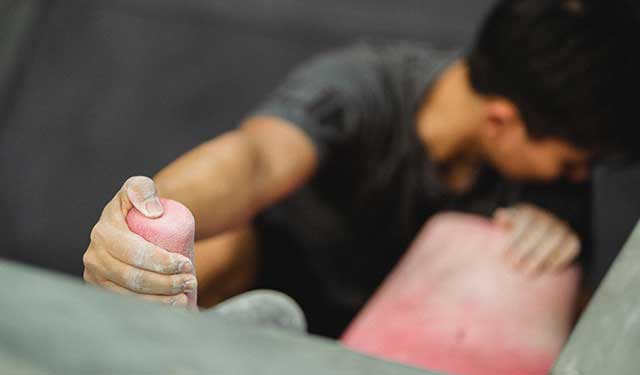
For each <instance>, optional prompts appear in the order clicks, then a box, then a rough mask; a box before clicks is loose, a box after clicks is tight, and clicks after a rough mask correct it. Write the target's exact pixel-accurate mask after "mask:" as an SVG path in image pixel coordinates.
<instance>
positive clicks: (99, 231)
mask: <svg viewBox="0 0 640 375" xmlns="http://www.w3.org/2000/svg"><path fill="white" fill-rule="evenodd" d="M89 238H90V239H91V242H95V243H100V242H102V241H103V240H104V225H103V224H102V223H100V222H98V223H97V224H96V225H94V226H93V228H91V233H90V234H89Z"/></svg>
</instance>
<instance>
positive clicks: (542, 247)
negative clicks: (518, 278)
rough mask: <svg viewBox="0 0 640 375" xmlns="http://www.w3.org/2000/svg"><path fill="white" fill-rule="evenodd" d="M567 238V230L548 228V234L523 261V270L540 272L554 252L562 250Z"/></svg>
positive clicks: (533, 272)
mask: <svg viewBox="0 0 640 375" xmlns="http://www.w3.org/2000/svg"><path fill="white" fill-rule="evenodd" d="M566 239H567V231H566V230H562V229H561V228H556V229H552V230H550V232H549V233H548V236H546V237H545V238H544V239H543V242H542V243H540V244H539V245H538V247H536V248H535V249H534V250H533V251H532V252H531V253H530V255H529V256H528V257H527V258H526V259H525V261H524V265H523V268H524V271H525V272H526V273H529V274H537V273H540V272H542V271H543V270H544V269H545V268H547V267H548V266H549V262H550V259H551V258H552V257H553V255H554V254H558V252H560V251H562V250H563V245H564V242H565V241H566Z"/></svg>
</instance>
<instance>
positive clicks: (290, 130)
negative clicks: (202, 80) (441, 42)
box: [84, 45, 429, 303]
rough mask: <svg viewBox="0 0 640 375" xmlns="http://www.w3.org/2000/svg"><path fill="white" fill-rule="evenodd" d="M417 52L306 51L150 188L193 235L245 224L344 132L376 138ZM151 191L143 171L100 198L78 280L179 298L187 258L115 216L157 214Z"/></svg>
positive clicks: (331, 152) (345, 140)
mask: <svg viewBox="0 0 640 375" xmlns="http://www.w3.org/2000/svg"><path fill="white" fill-rule="evenodd" d="M426 55H427V53H426V52H425V51H424V50H422V49H421V48H408V47H406V48H405V47H403V48H399V49H387V48H382V49H380V48H374V47H372V46H367V45H358V46H355V47H352V48H346V49H341V50H337V51H335V52H333V53H329V54H324V55H322V56H319V57H317V58H314V59H312V60H311V61H309V62H308V63H306V64H303V65H302V66H301V67H300V68H298V69H297V70H295V71H294V72H293V73H292V74H291V75H290V76H289V77H288V78H287V79H286V80H285V82H284V83H283V84H282V85H281V86H280V87H279V88H278V89H277V90H276V91H275V92H274V93H273V94H272V95H271V96H270V97H268V98H267V100H266V101H265V102H264V103H263V104H262V105H261V106H260V107H259V108H258V109H257V110H256V111H255V112H254V115H253V117H251V118H249V120H247V121H246V122H245V123H244V124H243V125H242V126H240V128H239V129H238V130H234V131H232V132H229V133H226V134H224V135H222V136H220V137H218V138H216V139H214V140H212V141H209V142H207V143H205V144H203V145H201V146H200V147H198V148H196V149H194V150H193V151H191V152H189V153H187V154H186V155H184V156H183V157H181V158H180V159H178V160H177V161H176V162H174V163H173V164H171V165H170V166H169V167H167V168H166V169H164V170H163V171H161V172H160V173H159V174H158V175H157V176H156V182H157V185H158V190H159V192H160V195H162V196H164V197H167V198H172V199H175V200H178V201H180V202H182V203H184V204H185V205H186V206H187V207H189V208H190V209H191V210H192V212H193V213H194V216H195V218H196V231H197V233H196V235H197V238H198V239H208V238H210V237H212V236H214V235H217V234H220V233H223V232H225V231H227V230H229V229H234V228H236V227H239V226H243V225H246V224H247V223H249V222H250V220H251V219H252V218H253V217H254V215H256V214H257V213H258V212H259V211H260V210H261V209H263V208H265V207H267V206H268V205H270V204H272V203H275V202H276V201H277V200H279V199H281V198H283V197H284V196H286V195H287V194H288V193H290V192H292V191H293V190H295V189H296V188H297V187H299V186H301V185H302V184H303V183H304V182H305V181H306V180H307V179H308V178H309V177H310V176H311V175H312V174H313V173H314V171H315V170H316V169H318V168H320V167H321V165H323V164H324V163H325V161H327V160H329V159H331V158H333V157H334V156H335V155H336V152H335V151H339V150H341V149H342V148H343V147H344V146H345V145H347V144H349V143H350V142H351V141H353V140H354V138H358V137H360V138H364V139H360V141H363V140H367V141H369V142H357V143H358V144H363V143H368V144H372V145H374V144H375V142H370V141H371V140H372V139H373V138H375V139H385V140H386V139H387V138H388V134H389V133H391V132H392V129H394V127H392V126H390V124H393V123H395V121H393V118H394V116H395V115H396V114H397V112H398V111H397V109H398V108H395V104H394V103H398V102H400V101H402V100H404V99H403V98H402V95H403V94H402V93H403V92H404V90H398V84H399V81H402V80H403V79H404V78H402V77H405V76H406V74H396V73H401V72H404V71H405V70H406V69H407V68H408V67H410V66H413V65H415V64H416V61H422V62H425V64H428V61H429V59H428V58H427V57H426ZM408 62H413V63H411V64H409V63H408ZM412 64H413V65H412ZM392 73H393V74H392ZM391 76H393V77H395V78H394V79H393V80H392V79H390V78H389V77H391ZM392 81H393V82H395V83H396V84H392V83H393V82H392ZM359 147H360V146H359ZM359 151H360V152H361V153H366V152H371V153H378V152H379V149H378V148H377V147H367V148H366V150H359ZM324 165H326V164H324ZM157 196H158V194H156V186H155V185H154V184H153V182H152V181H151V180H150V179H144V178H134V179H133V180H130V181H128V182H127V183H125V185H124V186H123V188H122V189H121V190H120V192H119V193H118V194H117V195H116V197H115V198H114V199H113V201H112V202H111V203H109V204H108V205H107V207H106V208H105V210H104V212H103V215H102V217H101V218H100V221H99V222H98V224H97V225H96V226H95V228H94V230H93V231H92V236H91V238H92V241H91V244H90V245H89V248H88V250H87V252H86V253H85V256H84V262H85V279H86V280H87V281H88V282H91V283H94V284H99V285H102V286H105V287H108V288H111V289H113V290H116V291H120V292H123V293H137V294H143V296H144V297H146V298H151V299H160V300H162V301H165V302H169V303H182V300H184V298H182V297H181V296H184V294H182V292H183V291H184V290H185V289H183V287H184V286H185V285H193V284H194V283H195V280H193V276H192V275H189V274H188V272H190V271H191V270H192V265H191V264H190V263H189V262H188V260H186V258H184V257H180V256H179V255H176V254H170V253H167V252H166V251H164V250H162V249H158V248H157V247H155V246H153V245H152V244H150V243H148V242H146V241H144V240H142V238H140V237H139V236H136V235H134V234H133V233H131V232H130V231H128V228H127V226H126V223H125V221H124V217H125V216H126V214H127V212H128V210H129V209H130V208H131V207H136V208H137V209H138V210H140V211H141V212H142V213H143V214H145V216H148V217H157V216H160V215H161V214H162V208H161V207H160V204H159V201H158V199H157ZM147 207H148V209H147ZM204 276H208V275H204ZM187 288H188V287H187ZM157 295H163V297H159V296H157ZM176 298H179V299H180V300H178V301H176Z"/></svg>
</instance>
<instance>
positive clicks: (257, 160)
mask: <svg viewBox="0 0 640 375" xmlns="http://www.w3.org/2000/svg"><path fill="white" fill-rule="evenodd" d="M316 164H317V156H316V151H315V148H314V146H313V144H312V142H311V140H310V139H308V138H307V137H306V135H305V134H304V133H303V132H302V131H301V130H299V129H297V128H296V127H295V126H292V125H291V124H289V123H287V122H285V121H283V120H278V119H276V118H270V117H255V118H251V119H249V120H247V121H246V122H245V123H244V124H243V125H242V126H241V127H240V128H239V129H238V130H234V131H232V132H229V133H226V134H224V135H222V136H220V137H218V138H216V139H214V140H212V141H210V142H207V143H205V144H204V145H202V146H200V147H198V148H196V149H194V150H193V151H191V152H189V153H187V154H186V155H185V156H183V157H181V158H179V159H178V160H177V161H176V162H174V163H173V164H171V165H170V166H169V167H167V168H166V169H165V170H163V171H162V172H161V173H160V174H159V175H158V177H157V179H158V186H159V188H160V194H161V195H162V196H164V197H167V198H171V199H175V200H178V201H181V202H183V203H184V204H185V205H187V207H189V208H190V209H191V210H192V211H193V213H194V215H195V218H196V222H198V224H197V225H198V227H197V236H198V238H208V237H211V236H213V235H216V234H220V233H222V232H223V231H224V230H226V229H229V228H234V227H236V226H241V225H244V224H247V223H249V221H250V220H251V219H252V217H253V215H255V214H256V213H257V212H258V211H259V210H260V209H262V208H264V207H265V206H267V205H269V204H271V203H273V202H275V201H276V200H278V199H279V198H281V197H283V196H284V195H286V194H287V193H288V192H290V191H292V190H294V189H295V188H296V187H298V186H300V185H301V184H303V183H304V182H305V181H306V179H307V178H309V177H310V176H311V175H312V174H313V172H314V170H315V168H316ZM157 196H158V194H157V193H156V187H155V185H154V183H153V181H151V180H150V179H148V178H142V177H134V178H131V179H129V180H127V182H125V184H124V185H123V187H122V188H121V189H120V191H119V192H118V193H117V194H116V196H115V197H114V198H113V199H112V200H111V202H109V204H107V206H106V207H105V209H104V210H103V212H102V215H101V217H100V220H99V221H98V223H97V224H96V225H95V227H94V228H93V230H92V232H91V243H90V245H89V248H88V249H87V251H86V252H85V254H84V256H83V262H84V265H85V272H84V278H85V280H86V281H87V282H89V283H92V284H96V285H100V286H103V287H105V288H108V289H111V290H113V291H116V292H120V293H123V294H132V293H135V294H138V295H141V296H142V297H143V298H145V299H149V300H154V301H159V302H164V303H172V304H184V303H186V295H185V294H184V293H183V292H188V291H189V290H190V289H189V288H193V287H194V285H195V280H194V278H193V276H192V275H190V274H189V272H190V271H191V269H192V268H193V265H192V264H191V263H190V262H189V261H188V259H187V258H185V257H183V256H181V255H178V254H173V253H169V252H167V251H166V250H164V249H161V248H159V247H157V246H155V245H153V244H151V243H149V242H147V241H144V240H143V239H142V238H141V237H139V236H137V235H135V234H133V233H132V232H131V231H129V228H128V226H127V224H126V221H125V217H126V214H127V212H128V211H129V210H130V209H131V208H132V207H136V208H137V209H138V210H140V211H141V212H142V213H144V214H145V215H146V216H149V217H157V216H160V215H161V214H162V210H161V207H159V202H158V198H157Z"/></svg>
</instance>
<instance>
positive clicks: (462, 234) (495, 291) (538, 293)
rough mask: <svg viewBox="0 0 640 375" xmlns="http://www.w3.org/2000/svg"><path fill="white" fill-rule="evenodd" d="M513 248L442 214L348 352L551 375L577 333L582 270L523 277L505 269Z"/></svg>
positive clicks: (471, 373)
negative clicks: (506, 253)
mask: <svg viewBox="0 0 640 375" xmlns="http://www.w3.org/2000/svg"><path fill="white" fill-rule="evenodd" d="M505 241H506V235H505V233H504V232H503V231H501V230H499V229H497V228H496V227H495V226H494V225H492V224H491V222H489V221H488V220H486V219H484V218H480V217H474V216H470V215H463V214H453V213H449V214H443V215H438V216H436V217H435V218H433V219H432V220H431V221H430V222H429V223H428V224H427V225H426V226H425V228H424V229H423V230H422V231H421V233H420V234H419V235H418V237H417V239H416V240H415V241H414V243H413V245H412V246H411V248H410V249H409V250H408V251H407V253H406V254H405V256H404V258H403V259H402V260H401V261H400V263H399V264H398V266H396V268H395V270H394V271H393V272H392V273H391V275H390V276H389V277H388V278H387V280H386V281H385V282H384V283H383V285H382V287H381V288H380V289H379V290H378V291H377V292H376V294H375V295H374V296H373V298H372V299H371V300H370V301H369V303H368V304H367V306H365V308H364V310H363V311H361V312H360V314H359V316H358V317H356V319H355V320H354V321H353V322H352V324H351V325H350V327H349V328H348V329H347V331H346V333H345V334H344V336H343V337H342V342H343V344H344V345H346V346H348V347H350V348H352V349H355V350H357V351H360V352H364V353H367V354H370V355H375V356H379V357H382V358H386V359H388V360H393V361H398V362H402V363H405V364H409V365H414V366H418V367H422V368H426V369H429V370H433V371H441V372H445V373H448V374H457V375H498V374H500V375H545V374H547V373H548V372H549V370H550V369H551V367H552V364H553V362H554V360H555V358H556V356H557V355H558V354H559V353H560V351H561V349H562V347H563V345H564V343H565V341H566V340H567V338H568V336H569V333H570V330H571V326H572V322H573V319H574V315H575V313H576V299H577V292H578V285H579V277H580V271H579V269H578V268H577V267H571V268H569V269H566V270H564V271H562V272H560V273H554V274H544V275H541V276H539V277H530V276H527V275H524V274H522V273H520V272H518V271H515V270H513V269H511V268H510V267H509V266H508V265H506V264H505V262H504V261H503V259H502V251H503V246H504V245H505Z"/></svg>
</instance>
